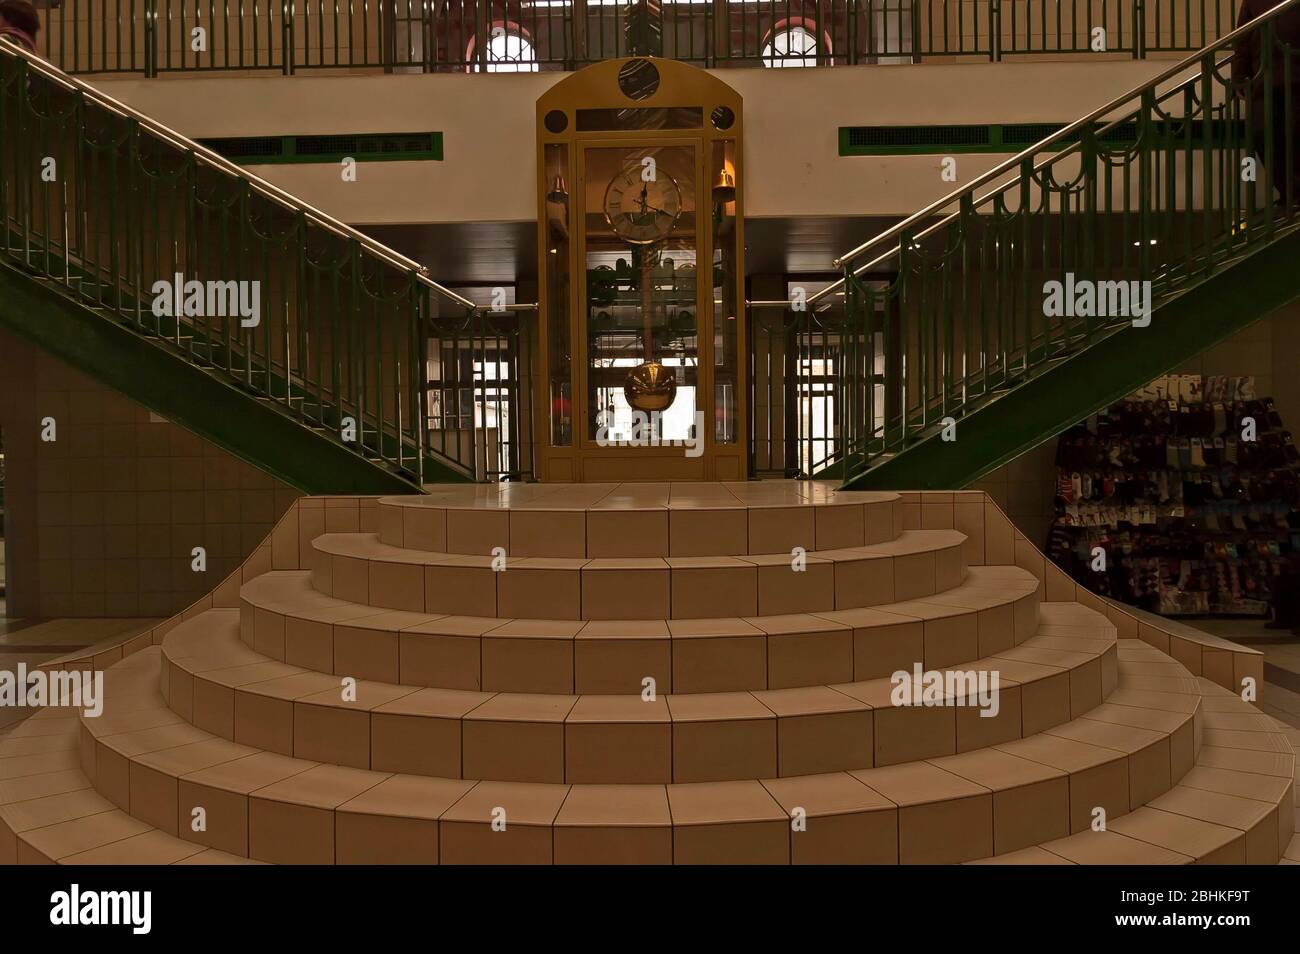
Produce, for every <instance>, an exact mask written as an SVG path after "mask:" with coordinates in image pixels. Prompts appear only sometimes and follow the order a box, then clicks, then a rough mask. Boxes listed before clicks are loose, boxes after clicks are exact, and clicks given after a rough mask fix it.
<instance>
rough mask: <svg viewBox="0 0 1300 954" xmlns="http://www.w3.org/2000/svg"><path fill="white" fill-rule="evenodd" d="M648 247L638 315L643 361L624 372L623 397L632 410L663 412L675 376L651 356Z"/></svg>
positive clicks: (670, 398) (643, 261) (673, 397)
mask: <svg viewBox="0 0 1300 954" xmlns="http://www.w3.org/2000/svg"><path fill="white" fill-rule="evenodd" d="M650 262H651V256H650V254H649V249H645V250H643V251H642V253H641V317H642V319H643V320H644V322H645V324H644V327H643V330H642V336H643V340H644V341H645V361H644V363H642V364H639V365H637V366H636V367H635V368H633V369H632V370H631V371H630V372H628V376H627V380H626V381H624V382H623V396H624V397H625V398H627V403H628V404H629V405H631V407H632V408H633V409H634V410H637V411H641V412H642V413H646V414H649V413H652V412H654V411H665V410H667V409H668V408H670V407H672V403H673V401H674V400H676V398H677V377H676V375H674V374H673V372H671V371H669V370H668V369H667V368H666V367H664V366H663V364H662V363H661V362H659V361H657V360H656V359H655V354H654V314H653V312H652V310H651V307H650V305H651V291H650V268H651V265H650Z"/></svg>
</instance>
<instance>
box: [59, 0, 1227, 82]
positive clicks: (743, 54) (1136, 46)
mask: <svg viewBox="0 0 1300 954" xmlns="http://www.w3.org/2000/svg"><path fill="white" fill-rule="evenodd" d="M1237 6H1238V4H1237V2H1236V0H1050V2H1048V0H747V2H742V0H442V2H436V3H434V2H428V0H357V2H354V3H347V4H341V3H339V2H338V0H293V2H290V0H238V2H233V0H223V2H217V0H206V2H204V0H64V2H63V3H61V4H60V5H59V6H57V7H53V8H48V9H42V11H41V14H42V19H43V21H44V29H43V30H42V31H41V35H40V38H39V43H40V49H41V52H42V54H43V55H44V56H45V57H46V58H47V59H49V60H50V61H51V62H52V63H54V64H55V65H56V66H58V67H59V68H60V69H62V70H64V71H66V72H68V73H143V74H145V75H146V76H155V75H158V74H159V73H167V72H188V71H215V70H276V71H280V72H283V73H286V74H289V73H294V72H297V71H299V70H315V69H347V70H389V71H392V70H403V71H423V72H440V71H461V72H463V71H467V70H468V71H499V72H515V71H533V70H564V69H575V68H577V67H580V66H583V65H585V64H588V63H594V62H597V61H599V60H604V59H613V58H617V57H622V56H627V55H629V54H631V53H633V52H637V53H654V54H656V55H662V56H665V57H669V58H673V59H679V60H685V61H688V62H691V63H695V64H697V65H700V66H706V67H713V66H827V65H846V64H857V63H891V62H913V61H917V60H923V59H933V58H939V59H947V58H953V57H959V58H964V57H974V58H980V59H988V60H1000V59H1002V58H1004V57H1008V56H1022V55H1042V54H1056V55H1060V54H1092V53H1096V52H1107V53H1117V54H1122V55H1127V56H1131V57H1136V58H1141V57H1145V56H1147V55H1148V54H1150V53H1162V52H1179V51H1192V50H1197V49H1200V48H1201V47H1203V46H1205V45H1206V44H1208V43H1211V42H1213V41H1215V40H1217V39H1218V38H1220V37H1222V36H1224V35H1225V34H1227V33H1228V32H1229V31H1230V30H1231V29H1232V27H1233V24H1234V23H1235V17H1236V12H1237ZM630 14H633V15H636V16H637V17H639V18H640V23H641V24H642V26H641V27H639V28H638V29H637V30H632V29H629V28H628V23H629V15H630ZM1098 31H1100V32H1098ZM633 44H636V45H638V46H639V47H641V48H639V49H636V50H633V49H632V45H633ZM647 44H648V45H649V47H650V48H649V49H647V48H645V47H646V46H647Z"/></svg>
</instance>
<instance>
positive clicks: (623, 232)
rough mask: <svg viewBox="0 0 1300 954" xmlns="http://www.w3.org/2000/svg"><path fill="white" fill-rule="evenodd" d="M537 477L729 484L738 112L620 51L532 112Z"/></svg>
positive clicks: (739, 438)
mask: <svg viewBox="0 0 1300 954" xmlns="http://www.w3.org/2000/svg"><path fill="white" fill-rule="evenodd" d="M537 130H538V146H537V150H538V170H539V177H538V254H539V258H540V262H539V265H540V268H539V272H538V273H539V276H540V289H539V292H540V294H539V303H540V315H539V344H540V348H539V355H540V366H539V368H538V369H537V371H538V374H537V375H536V377H535V379H534V380H535V381H536V387H537V389H538V393H537V394H536V395H535V398H536V400H535V407H536V409H537V422H536V423H537V429H536V434H537V445H538V446H537V473H538V477H539V478H540V479H542V480H575V481H584V480H585V481H593V480H743V479H744V478H745V477H746V448H747V446H748V442H747V441H746V440H745V433H746V427H747V412H748V408H747V403H748V402H747V397H748V394H747V390H746V389H747V383H746V382H747V370H748V369H747V368H746V367H745V365H744V357H743V356H744V355H745V354H746V353H747V352H746V350H745V341H744V336H745V328H744V310H743V304H744V263H743V255H744V236H743V213H742V203H743V199H742V196H741V190H740V188H739V187H738V186H739V183H740V182H741V181H742V180H741V175H742V169H741V134H742V123H741V101H740V96H739V95H738V94H737V93H736V91H735V90H733V89H731V88H730V87H729V86H727V85H726V84H725V83H723V82H722V81H721V80H719V79H717V78H716V77H714V76H712V75H711V74H709V73H706V72H704V71H703V70H698V69H695V68H694V67H691V66H688V65H686V64H684V63H678V62H676V61H673V60H661V59H657V58H653V57H631V58H627V59H622V60H611V61H607V62H603V63H598V64H596V65H594V66H590V67H588V68H586V69H584V70H581V71H580V72H577V73H574V74H572V75H570V76H568V77H567V78H565V79H564V80H562V81H561V82H559V83H557V84H556V85H555V86H553V87H552V88H551V89H550V90H549V91H548V92H547V93H546V94H545V95H544V96H542V97H541V99H540V100H538V103H537Z"/></svg>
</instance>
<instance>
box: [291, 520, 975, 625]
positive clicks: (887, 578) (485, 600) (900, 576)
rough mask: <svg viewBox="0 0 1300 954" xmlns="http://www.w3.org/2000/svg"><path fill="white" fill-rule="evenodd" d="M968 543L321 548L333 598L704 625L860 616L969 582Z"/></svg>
mask: <svg viewBox="0 0 1300 954" xmlns="http://www.w3.org/2000/svg"><path fill="white" fill-rule="evenodd" d="M965 542H966V537H965V535H964V534H962V533H959V532H958V531H956V530H907V531H904V532H903V533H901V534H900V535H899V536H898V538H897V539H895V540H891V541H889V542H887V543H878V544H872V545H870V546H859V547H848V548H844V549H839V550H815V551H814V550H809V551H805V552H801V553H797V554H791V553H789V552H786V553H778V554H768V555H761V554H760V555H746V556H712V557H667V558H664V557H596V558H579V559H559V558H552V557H522V558H512V557H511V555H510V554H509V553H508V552H502V553H500V554H498V555H497V556H465V555H462V554H455V553H434V552H430V551H426V550H411V549H407V548H404V547H394V546H390V545H388V544H386V543H383V542H381V541H380V539H379V537H378V535H377V534H369V533H327V534H322V535H321V536H318V537H316V538H315V539H314V540H313V541H312V544H311V551H312V552H311V555H310V558H311V567H312V585H313V586H314V587H315V588H316V589H317V590H318V591H319V592H321V593H324V594H325V595H327V596H335V597H338V598H339V599H343V600H348V601H349V602H353V603H366V604H369V605H371V606H377V607H381V608H386V609H397V610H404V611H407V612H414V613H444V614H449V615H461V616H488V617H491V616H501V617H514V618H520V617H526V618H530V619H563V620H576V619H606V620H627V619H702V618H711V617H718V616H742V617H743V616H777V615H783V614H790V613H812V612H818V611H825V610H843V609H854V608H859V607H864V606H875V605H878V604H881V603H892V602H897V601H900V600H911V599H920V598H923V597H926V596H932V595H934V594H936V593H942V592H943V591H945V590H949V589H952V588H953V587H955V586H958V585H960V584H961V581H962V579H963V578H964V576H965V572H966V561H965V554H964V550H963V548H964V544H965Z"/></svg>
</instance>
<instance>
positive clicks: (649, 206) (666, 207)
mask: <svg viewBox="0 0 1300 954" xmlns="http://www.w3.org/2000/svg"><path fill="white" fill-rule="evenodd" d="M648 175H649V176H653V178H651V179H649V180H647V179H646V178H645V177H646V176H648ZM681 214H682V190H681V189H680V188H679V187H678V185H677V183H676V181H675V180H674V179H673V177H672V176H670V175H668V173H666V172H664V171H663V170H661V169H656V168H655V167H654V166H650V167H649V168H647V167H646V166H644V165H643V164H642V163H639V162H638V163H635V164H633V165H630V166H628V167H627V168H625V169H624V170H623V171H622V172H620V173H619V174H618V175H616V176H615V177H614V178H613V179H612V180H611V181H610V183H609V187H608V188H606V189H605V218H606V219H607V220H608V221H609V224H610V226H611V227H612V228H613V229H614V231H615V232H616V233H617V234H618V235H619V237H620V238H623V239H624V240H626V241H628V242H632V243H634V244H636V245H649V244H650V243H651V242H658V241H659V240H660V239H663V238H665V237H666V236H667V235H668V233H669V232H671V231H672V230H673V226H674V225H676V224H677V218H678V216H680V215H681Z"/></svg>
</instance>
